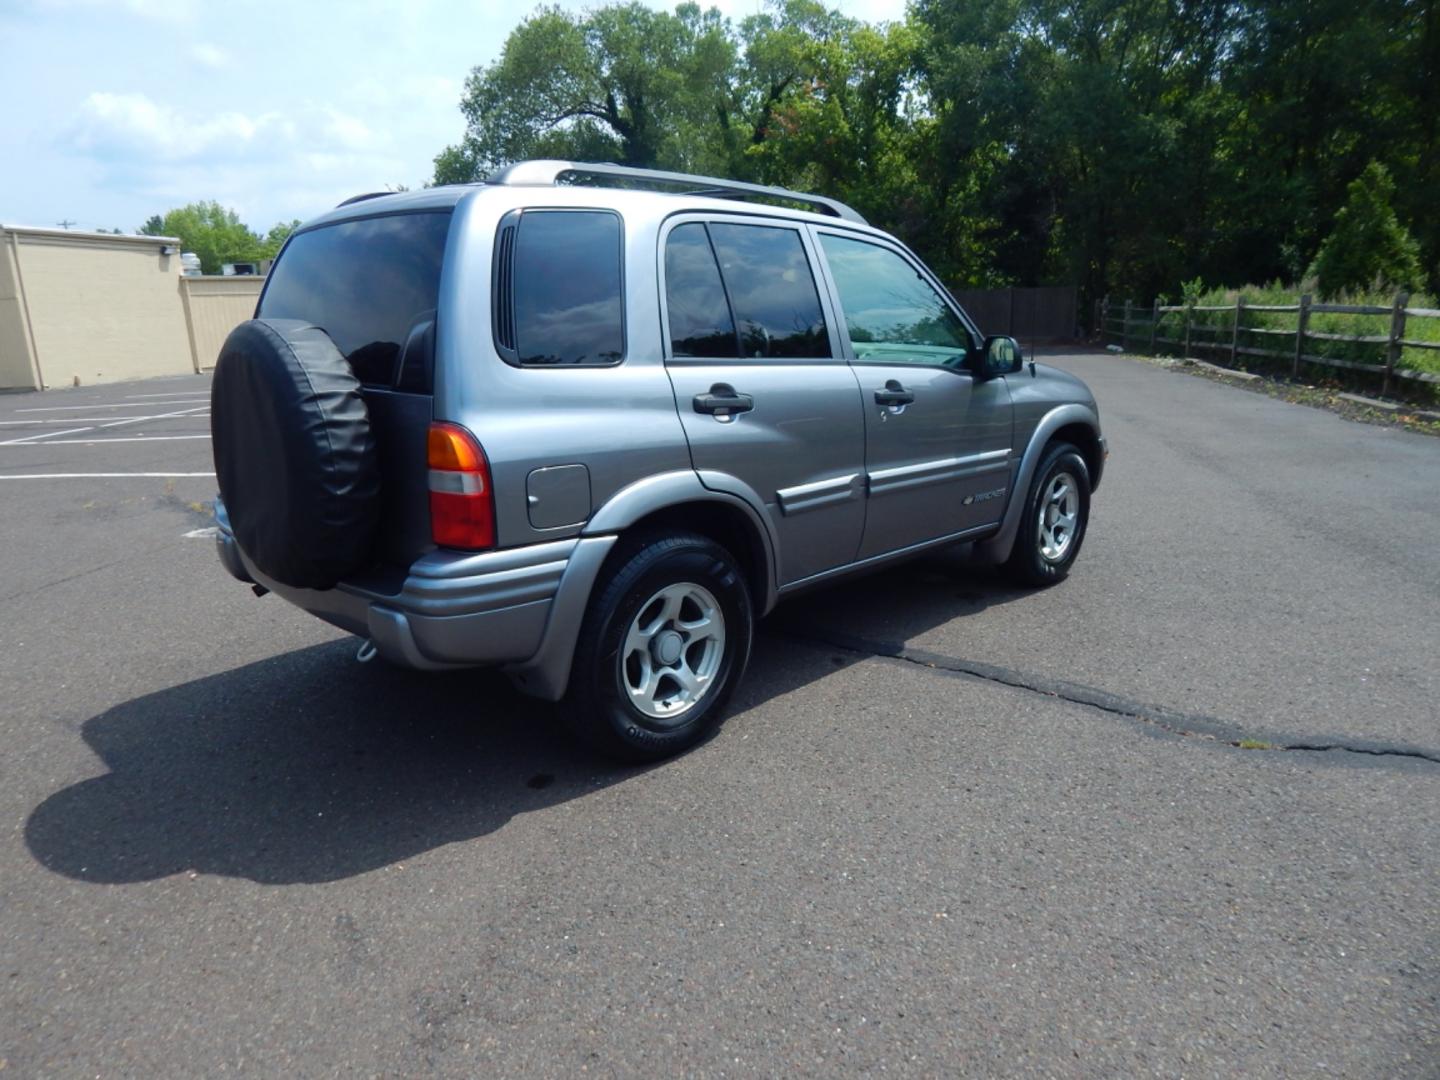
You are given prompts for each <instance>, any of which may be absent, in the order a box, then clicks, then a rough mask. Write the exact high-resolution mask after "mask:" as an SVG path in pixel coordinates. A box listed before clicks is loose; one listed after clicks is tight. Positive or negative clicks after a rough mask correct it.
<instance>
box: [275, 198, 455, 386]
mask: <svg viewBox="0 0 1440 1080" xmlns="http://www.w3.org/2000/svg"><path fill="white" fill-rule="evenodd" d="M449 231H450V213H449V211H445V212H439V213H436V212H428V211H427V212H424V213H414V214H389V215H386V216H384V217H373V218H360V219H358V220H352V221H342V222H339V223H338V224H335V225H324V226H321V227H320V228H318V229H310V230H308V231H306V232H302V233H297V234H296V235H295V236H294V237H293V238H292V239H291V240H290V242H289V243H288V244H287V245H285V252H284V254H283V255H281V257H280V258H279V259H278V260H277V261H276V263H275V266H274V268H273V269H272V270H271V271H270V278H269V280H268V281H267V282H266V284H265V294H264V296H262V297H261V300H260V310H259V311H258V313H257V314H258V315H259V316H260V317H261V318H264V319H304V320H306V321H307V322H309V323H311V324H312V325H314V326H318V327H320V329H322V330H324V331H325V332H326V333H327V334H329V335H330V340H331V341H333V342H334V343H335V347H336V348H337V349H339V350H340V352H341V353H342V354H343V355H344V357H345V359H346V360H348V361H349V362H350V366H351V368H352V369H353V370H354V372H355V375H356V377H357V378H358V379H359V380H360V381H361V382H362V383H366V384H369V385H372V386H390V385H392V384H393V383H394V381H395V377H396V366H397V361H398V359H399V356H400V350H401V349H402V348H403V346H404V344H405V340H406V338H407V337H408V336H409V333H410V331H411V329H413V328H414V327H415V325H416V323H417V322H420V321H423V320H425V319H428V318H433V317H434V313H435V308H436V307H437V305H438V299H437V298H438V297H439V294H440V267H441V264H442V263H443V262H444V258H445V238H446V236H447V235H448V233H449Z"/></svg>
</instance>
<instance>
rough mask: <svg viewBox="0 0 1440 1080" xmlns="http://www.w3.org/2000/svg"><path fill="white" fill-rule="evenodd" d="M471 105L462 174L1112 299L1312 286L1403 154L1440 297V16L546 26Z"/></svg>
mask: <svg viewBox="0 0 1440 1080" xmlns="http://www.w3.org/2000/svg"><path fill="white" fill-rule="evenodd" d="M461 111H462V113H463V115H464V119H465V124H466V128H465V135H464V137H463V139H462V140H461V141H460V142H459V143H458V144H456V145H455V146H451V147H449V148H447V149H445V150H444V151H442V152H441V154H440V155H439V156H438V157H437V158H436V172H435V179H436V181H437V182H447V183H448V182H460V181H466V180H473V179H477V178H480V177H483V176H485V175H487V174H488V173H489V172H491V171H493V170H494V169H496V168H498V167H499V166H501V165H504V164H506V163H508V162H511V161H516V160H520V159H523V158H527V157H540V156H551V157H563V158H571V159H576V160H600V161H619V162H624V163H628V164H634V165H644V166H654V167H661V168H672V169H682V170H690V171H698V172H717V173H722V174H724V175H729V176H734V177H737V178H741V179H753V180H760V181H764V182H767V183H773V184H779V185H784V186H791V187H798V188H803V189H809V190H814V191H819V192H822V193H825V194H829V195H833V196H835V197H838V198H841V199H844V200H845V201H847V202H850V203H852V204H853V205H855V206H856V207H857V208H858V209H860V210H861V212H862V213H864V214H865V215H866V216H867V217H869V218H870V219H871V220H873V221H874V222H876V223H877V224H879V225H881V226H883V227H886V228H889V229H892V230H893V231H895V232H897V233H898V234H899V235H901V236H902V237H903V238H904V239H906V240H907V241H908V242H909V243H910V244H911V245H912V246H913V247H915V248H916V249H917V250H919V251H920V252H921V254H922V255H924V256H925V257H926V258H927V260H929V261H930V262H931V263H932V264H933V265H934V266H935V267H936V269H937V270H938V271H940V272H941V273H942V274H943V275H945V276H946V277H947V278H948V279H949V280H951V281H953V282H956V283H962V284H1004V283H1015V284H1034V283H1045V282H1054V281H1065V282H1078V283H1080V284H1081V285H1082V286H1083V287H1084V289H1085V291H1086V292H1087V294H1089V295H1091V296H1097V295H1100V294H1103V293H1107V292H1113V293H1117V294H1128V295H1131V296H1134V297H1142V296H1151V295H1155V294H1157V293H1160V292H1172V293H1173V292H1174V290H1175V289H1176V288H1177V287H1178V284H1179V282H1181V281H1182V280H1186V279H1191V278H1194V277H1196V276H1197V275H1198V276H1199V277H1201V278H1203V279H1204V280H1205V281H1209V282H1217V283H1221V284H1224V283H1231V284H1238V283H1240V282H1244V281H1257V280H1272V279H1276V278H1285V279H1289V280H1296V279H1298V278H1299V277H1301V276H1302V275H1303V274H1304V273H1305V272H1306V270H1307V268H1308V267H1310V266H1311V264H1312V262H1314V261H1315V260H1316V257H1317V254H1318V253H1319V251H1320V248H1321V241H1322V240H1323V239H1324V238H1325V236H1326V235H1327V233H1328V232H1329V231H1330V225H1331V222H1332V221H1334V220H1335V218H1336V214H1337V212H1339V211H1340V210H1341V207H1342V206H1343V205H1344V204H1345V203H1346V200H1347V198H1349V197H1350V185H1351V184H1352V182H1353V181H1355V180H1356V179H1357V178H1358V177H1360V176H1361V174H1362V172H1364V171H1365V170H1366V168H1367V166H1368V165H1369V163H1370V162H1371V160H1372V159H1378V161H1379V163H1380V164H1381V165H1383V166H1384V167H1385V168H1387V169H1388V171H1389V174H1390V177H1391V178H1393V181H1394V187H1393V192H1392V194H1391V195H1388V196H1386V197H1385V199H1384V200H1382V201H1384V202H1386V203H1387V205H1388V206H1389V207H1390V208H1391V210H1392V211H1393V214H1394V219H1395V222H1396V227H1397V228H1402V227H1403V226H1405V225H1408V226H1409V227H1410V228H1411V229H1413V232H1414V236H1415V241H1416V243H1417V244H1418V250H1419V258H1420V265H1421V266H1422V267H1423V268H1424V269H1425V270H1426V271H1427V272H1428V274H1429V277H1430V284H1431V285H1432V286H1436V285H1440V281H1437V280H1436V278H1437V277H1440V215H1437V214H1434V213H1433V212H1432V211H1431V209H1430V207H1429V205H1428V203H1429V202H1430V201H1431V199H1432V193H1433V192H1434V191H1436V190H1440V4H1436V3H1433V2H1427V3H1416V2H1415V0H1358V2H1357V0H1064V2H1062V0H915V2H914V3H912V5H911V6H910V8H909V10H908V13H907V16H906V18H905V19H903V20H901V21H899V22H895V23H889V24H881V25H869V24H866V23H863V22H860V21H857V20H855V19H851V18H848V17H846V16H844V15H842V14H840V13H839V12H836V11H831V10H828V9H827V8H826V7H825V6H824V5H823V4H822V3H819V2H817V0H769V2H768V3H767V6H766V8H765V9H764V10H762V11H761V12H759V13H758V14H753V15H749V16H746V17H744V18H742V19H740V20H739V21H738V22H732V21H730V20H728V19H725V18H724V17H722V16H721V15H720V14H719V13H718V12H717V11H715V10H714V9H711V10H702V9H701V8H700V7H699V6H697V5H696V4H693V3H683V4H680V5H679V6H678V7H676V8H675V9H674V11H673V12H657V11H653V10H651V9H649V8H646V7H643V6H641V5H639V4H612V5H610V6H607V7H601V8H598V9H594V10H592V11H590V12H588V13H586V14H583V15H582V14H572V13H569V12H565V11H562V10H560V9H557V8H539V9H537V10H536V11H535V12H534V13H533V14H531V15H530V16H529V17H528V18H526V19H525V20H524V21H523V22H521V23H520V25H519V26H518V27H517V28H516V29H515V30H514V31H513V32H512V33H511V35H510V37H509V38H508V39H507V41H506V43H505V45H504V48H503V50H502V52H501V55H500V58H499V59H498V60H496V61H495V63H493V64H491V65H489V66H487V67H482V68H477V69H475V71H474V72H472V74H471V76H470V78H469V80H468V81H467V83H466V89H465V96H464V99H463V100H462V102H461ZM1372 189H1373V183H1371V182H1368V181H1367V190H1372ZM1360 213H1361V212H1360V211H1358V210H1357V211H1356V212H1355V214H1352V215H1350V216H1351V217H1355V216H1359V215H1360ZM1386 228H1387V229H1388V228H1389V226H1388V225H1387V226H1386ZM1392 232H1393V230H1392ZM1386 235H1390V233H1387V234H1386ZM1394 235H1396V236H1398V235H1399V233H1395V234H1394ZM1337 243H1338V242H1337ZM1401 246H1402V247H1403V245H1401ZM1407 250H1408V249H1407ZM1402 262H1403V260H1402ZM1317 265H1318V264H1317ZM1386 265H1387V267H1392V269H1393V267H1395V266H1399V265H1400V264H1386ZM1405 266H1406V267H1407V268H1408V263H1405ZM1390 272H1392V270H1391V269H1387V270H1386V271H1385V273H1390ZM1393 272H1395V273H1397V274H1400V275H1401V276H1402V277H1403V276H1404V273H1408V272H1409V271H1408V269H1405V270H1404V273H1402V272H1401V270H1399V269H1394V271H1393ZM1422 276H1423V275H1422ZM1397 280H1398V279H1397Z"/></svg>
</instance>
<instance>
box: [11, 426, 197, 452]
mask: <svg viewBox="0 0 1440 1080" xmlns="http://www.w3.org/2000/svg"><path fill="white" fill-rule="evenodd" d="M76 430H77V431H93V430H95V429H94V428H76ZM56 434H57V435H65V434H68V433H67V432H64V431H59V432H56ZM37 437H38V436H37ZM208 438H210V436H209V435H121V436H118V437H116V438H103V439H101V438H96V439H46V440H45V441H44V442H35V441H33V438H32V440H28V441H27V440H21V439H12V440H11V441H10V442H0V446H34V447H36V448H39V449H43V448H44V447H47V446H97V445H99V444H100V443H121V442H180V441H181V440H184V439H208Z"/></svg>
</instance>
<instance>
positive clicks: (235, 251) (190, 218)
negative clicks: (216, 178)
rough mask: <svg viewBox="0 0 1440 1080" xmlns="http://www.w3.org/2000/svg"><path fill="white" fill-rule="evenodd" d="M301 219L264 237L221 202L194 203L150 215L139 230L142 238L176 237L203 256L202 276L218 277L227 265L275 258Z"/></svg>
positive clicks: (182, 245) (187, 247)
mask: <svg viewBox="0 0 1440 1080" xmlns="http://www.w3.org/2000/svg"><path fill="white" fill-rule="evenodd" d="M299 227H300V222H299V221H298V220H296V221H292V222H290V223H289V224H288V225H287V224H285V223H284V222H282V223H280V224H278V225H275V226H274V227H272V228H271V229H270V231H269V232H268V233H266V234H265V235H264V236H261V235H260V234H259V233H256V232H253V231H252V230H251V229H250V227H249V226H247V225H245V224H244V223H243V222H241V220H240V217H239V215H238V214H236V213H235V211H234V210H229V209H227V208H225V207H223V206H221V205H220V204H219V203H218V202H214V201H210V202H195V203H189V204H187V205H185V206H181V207H177V208H176V209H174V210H171V211H169V212H168V213H166V214H164V215H163V216H162V215H160V214H153V215H151V216H150V217H149V218H148V219H147V220H146V222H145V224H144V225H142V226H141V227H140V230H139V231H140V234H141V235H142V236H174V237H177V238H179V240H180V248H181V250H182V251H187V252H194V253H195V254H196V255H198V256H199V257H200V269H201V272H202V273H206V274H218V273H220V267H221V266H222V264H224V263H232V262H258V261H260V260H261V259H273V258H274V257H275V253H276V252H277V251H279V250H280V246H281V245H282V244H284V243H285V241H286V239H287V238H288V237H289V236H290V234H291V233H292V232H294V231H295V230H296V229H298V228H299Z"/></svg>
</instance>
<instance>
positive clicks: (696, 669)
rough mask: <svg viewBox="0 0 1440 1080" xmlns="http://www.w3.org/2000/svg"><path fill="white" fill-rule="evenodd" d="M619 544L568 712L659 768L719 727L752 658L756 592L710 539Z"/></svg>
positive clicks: (604, 742) (596, 741) (654, 538)
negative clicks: (661, 761) (753, 595)
mask: <svg viewBox="0 0 1440 1080" xmlns="http://www.w3.org/2000/svg"><path fill="white" fill-rule="evenodd" d="M620 543H621V545H622V546H621V547H619V548H617V550H616V552H615V554H614V555H613V556H612V558H611V560H610V563H609V566H608V569H607V572H606V574H605V576H604V577H603V578H602V579H601V580H600V581H599V582H598V583H597V585H596V589H595V592H594V594H593V595H592V597H591V600H590V606H589V608H588V609H587V610H586V613H585V621H584V624H583V625H582V627H581V630H580V643H579V645H578V646H577V647H576V650H575V662H574V665H573V667H572V669H571V675H570V686H569V688H568V690H567V692H566V695H565V714H566V720H567V722H568V724H569V726H570V728H571V729H572V730H573V731H574V732H575V733H576V735H578V736H579V737H580V738H581V739H582V740H584V741H585V742H587V743H588V744H590V745H591V746H592V747H594V748H595V749H597V750H599V751H601V752H602V753H604V754H606V755H608V756H610V757H614V758H618V759H620V760H623V761H656V760H659V759H661V758H665V757H669V756H671V755H673V754H678V753H681V752H682V751H684V750H688V749H689V748H690V747H692V746H694V745H695V744H696V743H698V742H700V741H702V740H703V739H705V738H706V737H708V736H709V735H710V734H711V733H712V732H714V730H715V729H716V728H717V727H718V726H719V724H720V721H721V719H722V717H723V714H724V709H725V705H726V703H727V702H728V701H729V698H730V694H731V692H732V691H733V690H734V688H735V686H736V684H737V683H738V682H739V681H740V678H741V676H742V675H743V674H744V671H745V666H746V664H747V663H748V662H749V659H750V642H751V638H752V635H753V625H754V615H753V609H752V607H751V602H750V590H749V589H748V587H747V586H746V584H745V577H744V575H743V574H742V573H741V572H740V568H739V566H738V564H737V563H736V561H735V558H734V557H733V556H732V555H731V554H730V553H729V552H728V551H726V550H725V549H724V548H722V547H721V546H720V545H718V544H716V543H715V542H714V541H713V540H710V539H708V538H707V537H704V536H700V535H697V534H694V533H678V534H669V535H656V534H650V535H647V536H639V537H636V538H633V539H628V540H626V539H622V540H621V542H620Z"/></svg>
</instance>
